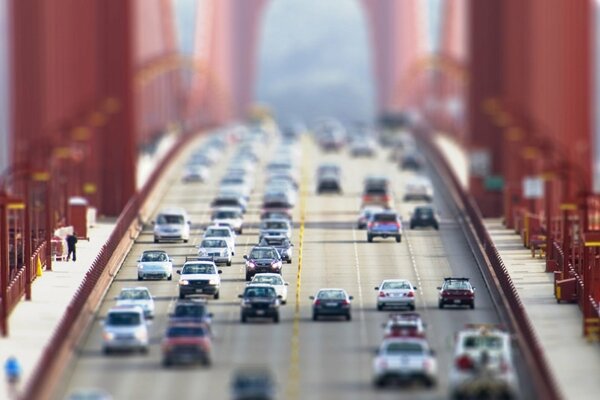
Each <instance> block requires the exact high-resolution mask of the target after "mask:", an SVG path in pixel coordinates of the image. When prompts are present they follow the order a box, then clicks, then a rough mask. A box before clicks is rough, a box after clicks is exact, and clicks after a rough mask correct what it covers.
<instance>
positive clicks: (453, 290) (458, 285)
mask: <svg viewBox="0 0 600 400" xmlns="http://www.w3.org/2000/svg"><path fill="white" fill-rule="evenodd" d="M437 289H438V290H439V291H440V292H439V293H440V294H439V304H438V305H439V308H444V307H445V306H448V305H454V306H468V307H470V308H472V309H473V308H475V288H474V287H473V286H471V282H469V278H444V283H443V284H442V286H439V287H438V288H437Z"/></svg>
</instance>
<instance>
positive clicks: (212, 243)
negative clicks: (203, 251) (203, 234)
mask: <svg viewBox="0 0 600 400" xmlns="http://www.w3.org/2000/svg"><path fill="white" fill-rule="evenodd" d="M200 247H206V248H212V247H227V242H225V241H224V240H219V239H208V240H203V241H202V243H201V244H200Z"/></svg>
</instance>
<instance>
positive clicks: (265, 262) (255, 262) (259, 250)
mask: <svg viewBox="0 0 600 400" xmlns="http://www.w3.org/2000/svg"><path fill="white" fill-rule="evenodd" d="M244 260H246V281H249V280H250V279H252V277H253V276H254V275H256V274H258V273H261V272H273V273H277V274H281V269H282V267H283V264H282V260H281V256H280V255H279V252H278V251H277V249H276V248H275V247H273V246H254V247H253V248H252V250H251V251H250V254H248V255H246V254H244Z"/></svg>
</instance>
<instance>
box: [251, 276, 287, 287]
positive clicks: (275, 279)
mask: <svg viewBox="0 0 600 400" xmlns="http://www.w3.org/2000/svg"><path fill="white" fill-rule="evenodd" d="M252 282H253V283H266V284H269V285H283V280H282V279H281V277H279V276H260V275H256V276H255V277H254V279H253V280H252Z"/></svg>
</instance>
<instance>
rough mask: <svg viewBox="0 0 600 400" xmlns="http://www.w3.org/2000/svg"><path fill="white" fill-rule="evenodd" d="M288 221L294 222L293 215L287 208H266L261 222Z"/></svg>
mask: <svg viewBox="0 0 600 400" xmlns="http://www.w3.org/2000/svg"><path fill="white" fill-rule="evenodd" d="M267 219H287V220H288V221H290V222H292V213H291V212H290V210H289V209H286V208H265V209H263V210H262V211H261V213H260V220H261V221H264V220H267Z"/></svg>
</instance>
